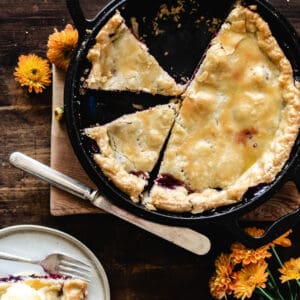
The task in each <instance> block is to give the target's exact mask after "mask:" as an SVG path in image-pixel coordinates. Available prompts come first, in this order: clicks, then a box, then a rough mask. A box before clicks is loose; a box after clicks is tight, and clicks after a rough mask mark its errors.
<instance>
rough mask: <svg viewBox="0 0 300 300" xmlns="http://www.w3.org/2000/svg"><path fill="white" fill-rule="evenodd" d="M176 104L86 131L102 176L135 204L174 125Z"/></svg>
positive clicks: (145, 111)
mask: <svg viewBox="0 0 300 300" xmlns="http://www.w3.org/2000/svg"><path fill="white" fill-rule="evenodd" d="M177 110H178V105H177V104H174V103H170V104H165V105H157V106H155V107H153V108H149V109H147V110H144V111H138V112H136V113H133V114H128V115H124V116H122V117H120V118H118V119H116V120H114V121H112V122H111V123H108V124H105V125H102V126H96V127H92V128H86V129H85V134H86V135H87V136H88V137H90V138H91V139H93V140H95V141H96V143H97V145H98V147H99V150H100V153H97V154H94V160H95V162H96V163H97V164H98V165H99V166H100V168H101V170H102V171H103V173H104V174H105V175H106V176H107V177H108V178H109V179H110V180H112V182H113V183H114V184H115V185H116V186H117V187H118V188H119V189H120V190H122V191H123V192H124V193H126V194H128V195H129V196H130V197H131V199H132V200H133V201H134V202H138V201H139V196H140V194H141V193H142V192H143V190H144V188H145V186H146V185H147V183H148V181H147V179H148V176H149V173H150V172H151V171H152V169H153V167H154V166H155V164H156V162H157V160H158V158H159V155H160V151H161V149H162V147H163V144H164V142H165V140H166V138H167V136H168V134H169V131H170V129H171V127H172V125H173V122H174V119H175V115H176V113H177Z"/></svg>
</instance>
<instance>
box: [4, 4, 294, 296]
mask: <svg viewBox="0 0 300 300" xmlns="http://www.w3.org/2000/svg"><path fill="white" fill-rule="evenodd" d="M106 2H107V1H104V0H89V1H88V0H81V4H82V7H84V8H85V12H86V15H87V16H88V17H92V16H94V15H95V13H96V12H97V11H98V10H99V9H100V8H101V7H103V5H104V4H105V3H106ZM269 2H270V3H272V4H273V5H274V6H275V7H276V8H277V9H278V10H279V12H281V13H282V14H283V15H284V16H286V17H287V19H288V20H289V21H290V22H291V23H292V24H293V25H294V27H295V28H296V30H297V32H298V34H300V1H299V0H290V1H286V0H270V1H269ZM0 22H1V23H0V24H1V25H0V41H1V43H0V66H1V67H0V141H1V143H0V170H1V171H0V227H1V228H3V227H6V226H11V225H17V224H39V225H44V226H50V227H53V228H57V229H60V230H63V231H65V232H67V233H69V234H72V235H73V236H75V237H76V238H78V239H79V240H81V241H82V242H83V243H85V244H86V245H87V246H88V247H89V248H90V249H91V250H92V251H93V252H94V253H95V254H96V256H97V257H98V258H99V260H100V261H101V263H102V264H103V266H104V268H105V270H106V272H107V275H108V278H109V281H110V287H111V294H112V299H122V300H124V299H125V300H127V299H128V300H143V299H147V300H148V299H149V300H150V299H151V300H153V299H201V300H202V299H203V300H205V299H211V298H210V296H209V291H208V280H209V277H210V275H211V273H212V270H213V262H214V259H215V257H216V255H218V254H219V253H220V252H221V251H226V250H227V248H228V246H229V245H230V243H231V242H232V241H234V237H233V236H232V235H231V234H230V233H229V232H228V231H227V230H225V229H224V228H223V227H222V226H216V225H213V224H212V225H210V226H201V227H199V228H198V229H199V230H200V231H202V232H203V233H205V234H207V235H208V236H209V238H210V239H211V241H212V250H211V251H210V252H209V254H208V255H206V256H200V257H197V256H195V255H193V254H190V253H188V252H186V251H185V250H182V249H180V248H178V247H175V246H172V245H170V244H169V243H167V242H165V241H163V240H161V239H159V238H157V237H154V236H152V235H151V234H148V233H146V232H144V231H142V230H140V229H138V228H136V227H134V226H132V225H130V224H127V223H126V222H123V221H120V220H118V219H117V218H115V217H112V216H110V215H107V214H105V215H104V214H101V215H99V214H98V215H76V216H63V217H57V216H52V215H51V214H50V201H49V198H50V189H49V185H48V184H47V183H45V182H43V181H42V180H39V179H36V178H34V177H32V176H30V175H28V174H26V173H25V172H23V171H20V170H17V169H15V168H14V167H12V166H11V165H10V164H9V163H8V157H9V154H10V153H11V152H13V151H16V150H18V151H22V152H24V153H26V154H28V155H30V156H31V157H33V158H35V159H38V160H39V161H41V162H43V163H45V164H48V165H49V164H50V136H51V117H52V113H53V112H52V106H51V99H52V91H51V88H48V89H47V90H46V91H45V92H44V93H42V94H40V95H35V94H32V95H30V94H28V93H27V92H26V90H25V89H23V88H21V87H20V86H19V85H18V84H17V83H16V82H15V81H14V78H13V75H12V74H13V71H14V68H15V66H16V63H17V59H18V56H19V55H20V54H27V53H35V54H38V55H40V56H42V57H45V53H46V49H47V46H46V45H47V39H48V36H49V34H50V33H52V32H53V30H54V28H57V29H59V30H61V29H63V28H64V26H65V25H66V24H67V23H69V22H70V23H71V19H70V16H69V14H68V11H67V8H66V5H65V1H63V0H42V1H34V0H28V1H23V0H15V1H11V0H1V1H0ZM247 224H251V225H252V224H253V223H247ZM255 225H260V224H257V223H255ZM261 225H264V224H261ZM299 230H300V224H299V223H298V224H297V226H296V227H295V228H294V233H293V235H292V240H293V247H292V248H288V249H285V250H283V251H282V257H283V258H284V257H290V256H299V253H300V237H299ZM37 247H38V244H37ZM0 248H1V241H0ZM0 263H1V262H0ZM8 271H9V270H8Z"/></svg>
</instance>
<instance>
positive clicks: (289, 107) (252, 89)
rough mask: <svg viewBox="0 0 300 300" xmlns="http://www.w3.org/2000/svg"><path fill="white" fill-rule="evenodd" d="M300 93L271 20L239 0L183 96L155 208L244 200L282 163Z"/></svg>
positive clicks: (200, 207) (153, 196) (186, 208)
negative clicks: (250, 191)
mask: <svg viewBox="0 0 300 300" xmlns="http://www.w3.org/2000/svg"><path fill="white" fill-rule="evenodd" d="M299 124H300V95H299V91H298V89H297V88H296V87H295V82H294V79H293V71H292V68H291V65H290V62H289V61H288V59H287V58H286V57H285V55H284V53H283V51H282V50H281V49H280V47H279V45H278V44H277V41H276V40H275V38H274V37H273V36H272V33H271V31H270V29H269V27H268V25H267V23H266V22H265V21H264V20H263V19H262V18H261V17H260V16H259V15H258V14H257V13H256V12H254V11H252V10H250V9H248V8H245V7H243V6H240V5H238V6H236V7H235V8H234V9H233V10H232V12H231V13H230V15H229V16H228V18H227V20H226V21H225V23H224V24H223V25H222V27H221V29H220V32H219V33H218V35H217V36H216V37H215V38H214V39H213V40H212V43H211V45H210V48H209V49H208V51H207V53H206V56H205V58H204V60H203V62H202V65H201V66H200V68H199V70H198V71H197V73H196V75H195V77H194V78H193V80H192V82H191V84H190V85H189V87H188V88H187V90H186V92H185V94H184V95H183V103H182V106H181V108H180V111H179V114H178V116H177V117H176V120H175V124H174V127H173V129H172V132H171V135H170V139H169V142H168V145H167V148H166V151H165V153H164V157H163V160H162V164H161V167H160V171H159V175H158V178H157V179H156V182H155V184H154V186H153V188H152V190H151V192H150V196H149V198H148V199H147V201H146V205H147V206H148V207H149V208H150V209H153V208H157V209H162V210H167V211H173V212H193V213H200V212H203V211H205V210H209V209H213V208H216V207H219V206H223V205H229V204H234V203H237V202H239V201H241V199H242V197H243V195H244V194H245V192H246V191H247V190H248V189H249V188H250V187H254V186H257V185H258V184H261V183H270V182H271V181H273V180H274V178H275V177H276V175H277V174H278V173H279V172H280V170H281V169H282V168H283V166H284V164H285V162H286V161H287V159H288V157H289V155H290V152H291V149H292V146H293V144H294V142H295V139H296V136H297V134H298V131H299Z"/></svg>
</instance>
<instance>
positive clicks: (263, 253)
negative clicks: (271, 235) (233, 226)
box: [231, 242, 272, 265]
mask: <svg viewBox="0 0 300 300" xmlns="http://www.w3.org/2000/svg"><path fill="white" fill-rule="evenodd" d="M268 249H269V246H268V245H266V246H262V247H260V248H257V249H248V248H246V247H245V246H244V245H243V244H241V243H238V242H236V243H234V244H232V245H231V252H232V253H231V256H232V259H233V260H234V262H235V263H236V264H239V263H242V265H248V264H250V263H253V264H255V263H261V262H264V260H265V259H266V258H269V257H271V256H272V254H271V253H270V252H269V251H268Z"/></svg>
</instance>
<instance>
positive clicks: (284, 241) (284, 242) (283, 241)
mask: <svg viewBox="0 0 300 300" xmlns="http://www.w3.org/2000/svg"><path fill="white" fill-rule="evenodd" d="M290 233H292V229H290V230H288V231H287V232H286V233H284V234H283V235H281V236H280V237H278V238H277V239H275V240H274V241H273V242H271V243H270V246H271V247H273V246H276V245H279V246H282V247H290V246H291V245H292V242H291V240H290V239H288V238H287V236H288V235H289V234H290Z"/></svg>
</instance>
